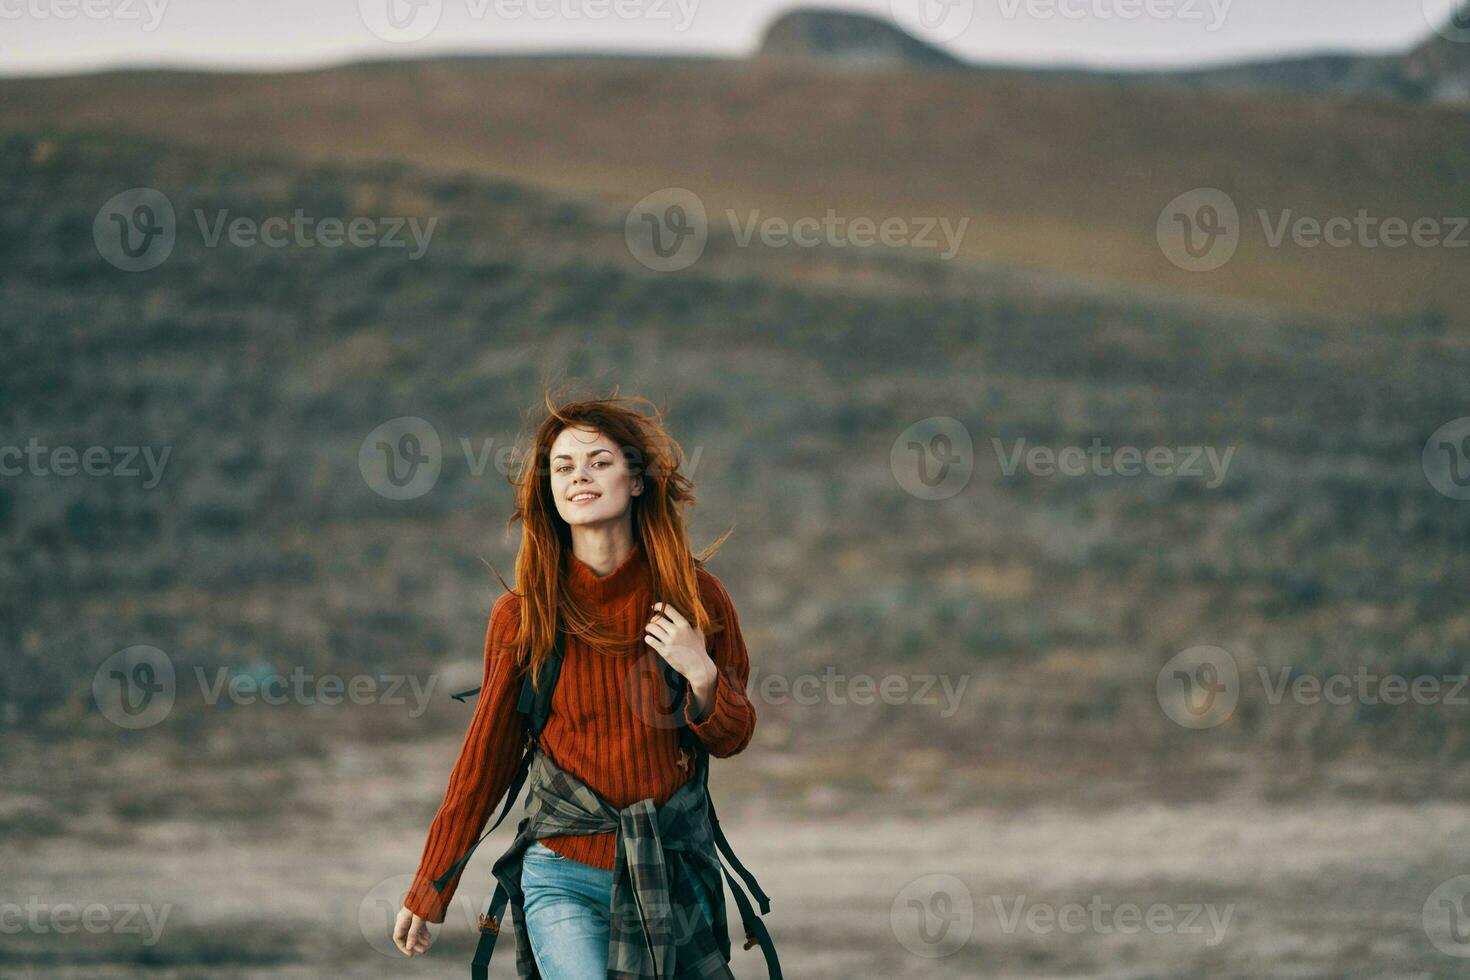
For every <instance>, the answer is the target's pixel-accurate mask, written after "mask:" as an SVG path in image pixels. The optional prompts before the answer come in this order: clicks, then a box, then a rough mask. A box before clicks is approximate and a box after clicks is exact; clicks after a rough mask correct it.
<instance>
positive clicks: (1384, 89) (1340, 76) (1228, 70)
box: [757, 0, 1470, 105]
mask: <svg viewBox="0 0 1470 980" xmlns="http://www.w3.org/2000/svg"><path fill="white" fill-rule="evenodd" d="M757 58H758V59H763V60H764V59H773V60H780V61H782V62H787V63H802V64H809V65H813V66H819V67H827V68H833V69H842V68H879V69H884V70H890V71H891V70H903V69H909V68H946V69H960V70H964V71H973V72H977V73H981V74H985V75H1015V74H1034V75H1039V76H1042V77H1048V78H1060V79H1067V80H1082V81H1102V82H1113V83H1117V84H1124V85H1132V84H1149V85H1178V86H1184V87H1188V88H1204V89H1234V90H1246V91H1266V92H1297V93H1303V94H1323V95H1346V96H1370V97H1377V98H1386V99H1404V100H1407V101H1412V102H1437V103H1445V104H1451V105H1470V0H1464V3H1463V5H1462V7H1461V8H1460V10H1459V11H1458V12H1457V13H1456V14H1455V15H1454V16H1453V17H1452V19H1451V20H1449V21H1447V22H1446V24H1445V25H1443V26H1442V27H1441V29H1440V30H1437V31H1434V32H1431V33H1430V34H1429V37H1428V39H1427V40H1425V41H1424V42H1423V43H1421V44H1420V45H1419V46H1418V47H1415V48H1413V49H1412V50H1409V51H1406V52H1403V53H1400V54H1388V55H1359V54H1339V53H1334V52H1324V53H1320V54H1305V55H1298V56H1293V57H1288V58H1272V59H1263V60H1259V61H1244V62H1236V63H1233V64H1225V65H1218V66H1213V67H1209V68H1193V69H1182V70H1181V69H1173V70H1157V69H1150V70H1143V71H1115V70H1097V69H1091V68H1080V67H1077V68H1074V67H1024V66H1019V65H987V64H983V63H975V62H967V61H964V60H962V59H960V58H957V57H955V56H954V55H951V54H949V53H948V52H945V51H943V50H941V49H939V48H936V47H934V46H933V45H932V44H927V43H925V42H924V41H921V40H919V39H918V38H916V37H912V36H911V35H909V34H907V33H906V32H905V31H903V30H902V29H901V28H899V27H897V26H896V25H894V24H892V23H889V22H888V21H885V20H883V19H881V18H879V17H870V16H867V15H864V14H853V13H848V12H846V11H836V10H824V9H802V10H794V11H791V12H790V13H787V14H785V15H784V16H782V17H780V18H778V19H777V20H776V21H775V22H774V23H773V24H772V25H771V26H770V28H769V29H768V30H767V31H766V36H765V39H764V41H763V42H762V43H761V47H760V50H759V52H758V53H757Z"/></svg>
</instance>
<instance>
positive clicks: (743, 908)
mask: <svg viewBox="0 0 1470 980" xmlns="http://www.w3.org/2000/svg"><path fill="white" fill-rule="evenodd" d="M565 653H566V649H565V637H564V636H563V634H562V632H561V630H557V633H556V641H555V643H554V644H553V645H552V648H551V653H550V655H548V656H547V658H546V662H545V663H544V664H542V666H541V672H540V674H539V680H540V690H539V691H538V690H537V689H536V688H535V687H533V686H532V684H531V673H530V671H529V670H527V671H526V676H525V678H524V679H523V680H522V682H521V694H520V698H519V700H518V701H517V702H516V710H517V711H518V712H520V713H521V714H522V715H525V717H526V751H525V752H524V754H522V756H521V761H520V763H519V765H517V767H516V772H515V776H514V778H513V779H512V780H511V783H510V789H508V790H506V793H505V806H504V807H503V808H502V809H501V811H500V816H499V817H497V818H496V819H495V822H494V823H493V824H491V825H490V829H489V830H487V831H485V833H484V834H482V835H481V836H480V838H479V840H477V841H475V842H474V843H473V844H471V845H470V847H469V850H467V851H466V852H465V853H464V855H463V856H462V857H461V858H460V859H459V860H458V861H455V862H454V864H452V865H450V867H449V870H447V871H445V872H444V873H443V874H442V875H440V876H439V877H438V878H435V879H434V888H435V890H436V891H443V890H444V888H445V886H446V885H448V883H449V879H451V878H453V877H454V876H455V874H457V873H458V872H459V871H460V869H461V868H463V867H464V866H465V865H466V864H468V863H469V860H470V856H471V855H472V854H474V852H475V848H477V847H479V846H480V843H481V842H482V841H484V840H485V838H486V837H489V836H490V834H491V833H493V832H494V830H495V828H496V827H499V826H500V824H501V822H502V821H503V820H505V817H506V815H507V814H508V813H510V810H511V807H512V806H514V805H515V801H516V799H517V798H518V797H519V796H520V795H521V788H522V787H523V786H524V785H525V782H526V775H527V773H529V772H530V769H531V759H532V757H533V756H534V755H535V754H536V750H537V749H538V748H539V746H540V744H541V732H542V731H543V730H544V729H545V728H546V720H547V718H548V717H549V716H550V715H551V696H552V694H554V693H555V691H556V682H557V680H558V679H559V678H560V676H561V663H562V659H563V657H564V656H565ZM663 679H664V683H665V684H667V685H668V686H669V689H670V690H671V691H672V692H673V694H674V700H673V708H672V710H673V711H674V712H675V717H677V718H678V719H679V747H680V749H681V750H683V751H685V752H687V753H689V754H690V755H691V756H692V757H693V758H694V759H695V760H696V763H697V765H698V766H699V774H698V775H697V776H696V778H698V779H700V780H702V781H703V785H704V794H705V804H706V805H707V806H708V808H709V821H710V830H711V831H712V832H713V836H714V840H715V846H716V848H717V849H718V851H719V855H720V856H721V857H722V858H723V861H721V864H720V871H721V873H722V874H723V875H724V878H725V882H726V883H727V884H728V885H729V886H730V893H731V894H732V895H734V897H735V904H736V906H737V907H738V908H739V909H740V922H741V925H742V926H744V928H745V945H744V947H743V948H745V949H750V948H751V947H752V946H754V945H756V944H757V943H759V944H760V947H761V952H762V953H763V954H764V956H765V959H766V972H767V975H768V977H769V980H782V975H781V962H780V960H779V959H778V958H777V956H776V946H775V943H774V942H772V940H771V934H770V932H769V931H768V930H767V929H766V925H765V923H764V922H762V921H761V920H760V917H759V916H757V915H756V914H755V910H754V908H753V907H752V906H751V901H750V898H749V897H747V896H746V894H745V892H744V891H743V890H742V889H741V887H740V885H739V884H738V883H737V882H736V880H735V879H734V878H733V877H731V874H730V868H733V869H734V871H735V873H736V874H738V875H739V876H740V878H741V880H742V881H744V882H745V885H746V887H748V888H749V889H750V894H751V896H754V898H755V901H756V902H757V903H758V904H759V905H760V914H761V915H765V914H766V913H768V912H770V910H771V900H770V899H769V898H768V897H767V896H766V893H765V892H764V891H762V890H761V887H760V885H759V884H758V883H757V882H756V880H755V876H754V875H752V874H751V873H750V872H749V871H748V870H747V869H746V867H745V865H743V864H741V863H740V859H739V858H738V857H736V856H735V851H734V849H733V848H731V847H730V842H729V841H728V840H726V839H725V832H724V831H723V830H722V829H720V820H719V817H718V816H716V814H715V802H714V799H713V798H712V797H711V796H710V794H709V750H708V749H706V748H705V746H704V743H703V742H701V741H700V740H699V736H697V735H696V734H694V732H693V731H692V730H691V729H690V728H689V726H688V725H687V724H686V723H685V721H684V699H685V697H687V696H688V681H687V680H685V678H684V676H683V675H682V674H680V673H679V672H678V671H676V670H675V669H674V668H673V667H671V666H669V664H668V663H667V662H665V663H664V664H663ZM479 693H480V688H478V687H475V688H471V689H470V690H468V691H460V692H459V693H458V694H451V695H450V697H452V698H454V699H455V700H456V701H459V702H460V703H465V699H466V698H470V697H474V696H475V695H477V694H479ZM725 861H728V862H729V864H730V868H726V867H725V866H724V862H725ZM720 898H721V900H723V898H724V896H723V895H721V896H720ZM506 900H507V899H506V896H505V894H504V892H503V891H501V890H499V889H497V890H496V893H495V895H494V896H492V898H491V900H490V906H489V908H488V909H487V910H486V911H485V913H484V914H482V915H481V916H480V941H479V944H478V945H477V946H476V947H475V957H474V959H473V960H472V961H471V963H470V976H471V978H472V980H485V978H486V976H487V975H488V970H489V963H490V955H491V953H493V952H494V949H495V940H496V938H497V935H498V934H499V932H500V917H501V915H502V914H503V913H504V911H505V903H506Z"/></svg>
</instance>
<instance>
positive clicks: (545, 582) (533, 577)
mask: <svg viewBox="0 0 1470 980" xmlns="http://www.w3.org/2000/svg"><path fill="white" fill-rule="evenodd" d="M617 392H618V389H617V388H616V387H614V388H613V392H612V394H611V395H610V396H609V397H607V398H596V399H587V400H580V401H568V402H566V403H564V404H562V405H561V406H560V407H558V406H557V405H555V404H554V402H553V400H552V396H551V393H550V391H549V390H546V389H545V388H543V400H544V402H545V405H546V416H545V418H543V419H542V420H541V421H540V422H539V423H538V424H537V425H536V427H535V431H534V432H533V433H532V435H531V438H530V449H529V451H528V452H525V453H521V454H519V455H520V464H519V467H518V471H517V472H516V473H515V474H514V475H513V476H512V477H511V483H512V484H513V485H514V486H515V487H516V509H515V512H514V513H513V514H512V515H511V516H510V518H509V519H508V520H507V521H506V529H507V530H509V529H510V527H511V526H512V525H514V524H515V522H516V521H521V522H522V531H521V546H520V551H519V552H518V553H517V555H516V585H517V586H519V587H520V591H518V592H517V591H516V590H515V589H512V588H511V587H510V586H509V585H506V582H505V579H504V578H503V577H501V575H500V573H499V572H498V571H496V572H495V577H496V578H499V579H500V583H501V584H502V585H505V588H506V590H507V591H508V592H513V593H515V594H516V595H517V596H518V597H519V598H520V628H519V631H518V633H517V635H516V641H515V648H514V650H513V652H512V656H513V657H514V660H515V663H516V664H517V665H518V666H519V667H521V668H523V669H524V668H525V667H526V665H527V663H528V661H529V666H530V668H531V669H532V670H533V671H534V673H533V675H532V676H533V678H534V677H535V676H536V675H537V674H539V673H540V669H541V665H542V664H543V663H545V661H546V658H547V657H548V656H549V655H550V653H551V647H552V643H553V641H554V639H555V634H556V628H557V621H558V616H560V621H561V628H562V629H563V630H565V631H566V632H567V633H569V634H574V635H577V636H580V637H582V638H583V640H585V641H586V642H587V643H589V644H590V645H591V646H593V647H594V648H596V649H598V650H601V651H603V652H604V653H608V654H611V655H619V654H623V653H631V652H634V651H635V650H636V649H637V648H639V647H642V646H643V638H642V637H641V636H639V637H635V638H634V639H633V640H632V641H631V644H632V645H631V646H630V641H628V640H624V639H620V638H619V637H617V636H615V635H613V634H612V633H611V632H609V631H608V629H607V628H606V627H605V626H604V625H603V624H602V623H600V622H598V620H597V618H596V616H595V615H594V614H593V613H592V611H590V610H588V609H585V608H583V606H582V604H581V603H579V602H578V601H577V600H576V598H575V596H573V595H572V594H571V593H570V592H569V591H568V590H567V589H566V588H565V582H566V576H567V571H568V568H569V567H570V560H569V555H570V553H571V545H572V533H571V526H570V525H569V524H567V522H566V521H564V520H563V519H562V517H561V514H560V513H558V512H557V509H556V500H555V499H554V498H553V496H552V492H551V462H550V460H551V444H552V443H553V442H554V441H555V440H556V437H557V436H558V435H560V434H561V432H562V430H564V429H567V428H570V427H584V428H589V429H595V430H596V431H598V432H600V433H602V434H603V435H605V436H607V437H608V438H609V439H611V440H612V441H613V442H614V443H616V444H617V446H618V447H619V449H620V450H621V452H622V454H623V458H624V459H625V460H626V461H627V464H628V468H629V470H630V471H631V472H632V473H633V474H634V475H641V476H642V477H643V491H642V493H641V494H638V495H637V496H634V497H631V498H630V499H629V505H630V507H631V508H632V515H631V516H632V522H633V539H634V540H635V541H637V542H638V543H639V544H640V545H641V546H642V548H643V553H644V556H645V557H646V558H647V560H648V564H649V568H650V570H651V572H652V578H653V592H654V595H656V596H661V597H662V598H663V601H665V602H667V603H669V604H670V605H672V606H674V607H675V608H676V609H678V610H679V611H680V612H682V613H683V614H684V616H685V618H687V619H688V620H689V622H690V623H692V624H694V626H695V627H696V628H698V629H700V630H702V631H703V632H704V634H705V636H710V635H711V634H713V633H717V632H719V631H720V630H721V629H723V628H724V627H723V624H720V623H716V622H715V621H714V620H713V619H712V618H711V616H710V615H709V613H708V611H707V610H706V609H705V608H704V604H703V603H702V602H701V601H700V598H699V579H698V576H697V572H696V570H697V569H699V568H701V567H703V565H704V563H705V562H706V561H708V560H709V558H710V557H711V556H712V555H714V553H715V552H716V551H718V550H719V549H720V546H721V545H723V544H724V543H725V540H726V539H727V538H728V537H729V536H730V535H731V534H732V533H733V532H734V529H733V528H731V529H730V530H728V531H726V532H725V533H724V534H723V535H721V536H720V538H719V540H717V541H716V542H715V543H714V544H712V545H710V546H709V548H707V549H706V550H705V551H704V552H703V553H702V554H700V555H698V556H695V555H694V554H693V553H692V552H691V551H690V548H689V542H688V538H687V536H686V533H685V529H684V513H683V512H684V508H686V507H690V506H693V504H694V502H695V500H694V481H693V480H691V479H690V478H689V477H688V476H686V475H684V474H683V473H682V472H680V470H679V467H680V465H681V463H682V462H683V458H684V451H683V449H681V448H680V446H679V444H678V442H676V441H675V440H674V438H673V436H671V435H670V434H669V432H668V430H667V428H665V426H664V419H663V414H662V413H661V412H659V411H658V409H657V408H656V407H655V406H654V405H653V403H652V402H650V401H649V400H648V399H646V398H636V397H633V398H628V397H620V396H619V395H618V393H617ZM636 404H642V405H647V406H648V407H649V408H650V409H651V413H650V414H647V415H645V414H642V413H640V412H636V411H634V410H633V409H632V407H631V406H632V405H636ZM491 570H492V571H494V566H491Z"/></svg>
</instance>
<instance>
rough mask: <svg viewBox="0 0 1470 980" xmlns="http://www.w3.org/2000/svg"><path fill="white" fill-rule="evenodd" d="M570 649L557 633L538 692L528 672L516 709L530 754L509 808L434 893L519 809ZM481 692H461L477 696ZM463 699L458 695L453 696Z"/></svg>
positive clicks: (441, 879)
mask: <svg viewBox="0 0 1470 980" xmlns="http://www.w3.org/2000/svg"><path fill="white" fill-rule="evenodd" d="M565 652H566V648H565V644H564V642H563V638H562V635H561V632H560V631H558V632H557V634H556V642H555V643H553V644H552V647H551V653H550V654H549V655H548V656H547V658H546V663H544V664H542V666H541V690H540V691H537V690H536V689H535V688H533V687H532V686H531V672H530V671H529V670H528V671H526V676H525V678H524V679H523V680H522V681H521V696H520V699H519V700H518V701H517V702H516V710H517V711H519V712H520V713H521V714H523V715H525V716H526V729H527V732H526V751H525V752H524V753H523V754H522V755H521V761H520V764H519V765H517V766H516V773H515V776H514V777H513V778H512V779H511V784H510V789H508V790H506V793H505V806H504V807H503V808H502V809H501V811H500V816H499V817H496V818H495V822H494V823H493V824H491V825H490V829H489V830H487V831H485V832H484V833H483V834H481V835H480V839H479V840H477V841H475V842H474V843H473V844H471V845H470V848H469V850H467V851H465V852H464V854H463V855H461V856H460V859H459V860H458V861H455V862H454V864H452V865H450V866H449V870H448V871H445V872H444V873H443V874H442V875H440V876H439V877H438V878H435V879H434V890H435V891H441V892H442V891H443V890H444V888H445V886H446V885H448V884H449V879H451V878H453V877H454V876H455V875H456V874H458V873H459V871H460V869H461V868H463V867H464V866H465V865H466V864H468V863H469V861H470V857H471V856H473V855H474V853H475V848H477V847H479V846H480V843H481V842H482V841H484V839H485V838H486V837H489V836H490V835H491V834H492V833H494V832H495V828H496V827H499V826H500V825H501V823H503V822H504V821H505V818H506V815H507V814H509V813H510V810H511V807H513V806H515V802H516V800H517V799H518V798H519V797H520V795H521V787H522V786H524V785H526V775H527V774H528V773H529V772H530V771H531V757H532V756H533V755H534V754H535V752H536V748H537V746H539V745H540V743H541V732H542V730H543V729H544V728H545V727H546V718H547V716H548V715H550V714H551V695H552V694H553V693H554V692H555V690H556V681H557V678H558V677H560V676H561V662H562V658H563V656H564V655H565ZM479 690H480V689H479V688H475V690H473V691H464V692H461V693H463V694H466V695H473V694H475V693H477V692H478V691H479ZM452 696H453V697H455V698H459V700H461V701H462V700H464V699H463V698H460V697H459V695H458V694H456V695H452Z"/></svg>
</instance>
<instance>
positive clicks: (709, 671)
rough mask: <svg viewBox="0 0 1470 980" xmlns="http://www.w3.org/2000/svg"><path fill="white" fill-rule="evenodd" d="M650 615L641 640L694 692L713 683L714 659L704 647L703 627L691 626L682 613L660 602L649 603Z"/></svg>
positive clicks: (708, 687) (707, 688)
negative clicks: (651, 605) (676, 672)
mask: <svg viewBox="0 0 1470 980" xmlns="http://www.w3.org/2000/svg"><path fill="white" fill-rule="evenodd" d="M653 609H654V614H653V618H652V619H650V620H649V621H648V625H647V626H646V627H644V631H643V632H644V637H643V638H644V640H645V641H647V643H648V645H649V646H651V647H653V649H654V650H656V651H657V652H658V655H659V656H661V657H663V658H664V660H666V661H668V664H669V666H670V667H673V668H674V669H675V670H677V671H678V672H679V673H680V674H682V675H683V677H684V679H685V680H687V681H688V682H689V686H690V687H691V688H692V689H693V690H695V691H696V692H700V693H704V692H707V691H708V690H709V689H710V688H712V687H713V686H714V680H715V662H714V661H713V660H711V659H710V656H709V654H708V653H707V652H706V651H705V649H704V631H703V630H700V629H695V627H694V625H693V624H692V623H690V622H689V620H687V619H685V618H684V615H683V613H681V612H679V610H677V609H675V608H674V607H673V606H670V605H668V604H667V603H663V602H655V603H654V604H653Z"/></svg>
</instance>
